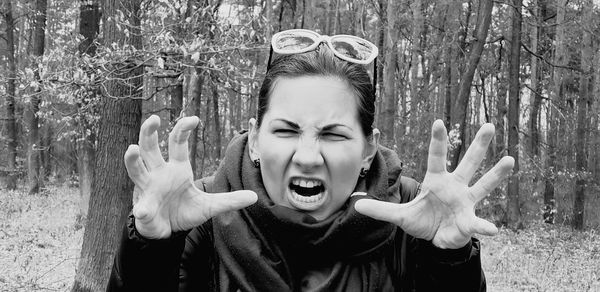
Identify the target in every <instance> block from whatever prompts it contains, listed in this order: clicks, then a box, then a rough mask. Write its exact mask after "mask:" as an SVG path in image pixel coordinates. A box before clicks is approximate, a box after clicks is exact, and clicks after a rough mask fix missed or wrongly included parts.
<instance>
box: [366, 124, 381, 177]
mask: <svg viewBox="0 0 600 292" xmlns="http://www.w3.org/2000/svg"><path fill="white" fill-rule="evenodd" d="M378 147H379V130H378V129H376V128H375V129H373V133H372V134H371V139H369V140H368V141H367V145H366V146H365V151H364V153H363V161H362V167H363V168H364V169H369V168H371V163H372V162H373V159H375V155H376V154H377V148H378Z"/></svg>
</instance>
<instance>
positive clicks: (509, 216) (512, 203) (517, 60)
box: [505, 0, 522, 228]
mask: <svg viewBox="0 0 600 292" xmlns="http://www.w3.org/2000/svg"><path fill="white" fill-rule="evenodd" d="M521 5H522V0H514V1H513V7H512V9H513V13H512V25H511V27H512V28H511V41H510V58H509V59H508V84H509V88H508V100H509V102H508V155H509V156H512V157H513V158H514V159H515V166H514V167H513V171H514V175H512V176H511V177H510V178H509V180H508V194H507V202H506V219H505V222H506V223H507V224H508V226H509V227H511V228H519V227H520V226H519V225H520V224H521V222H520V220H521V218H520V217H521V211H520V207H519V175H518V172H519V105H520V93H521V82H520V80H519V69H520V66H521V22H522V15H521Z"/></svg>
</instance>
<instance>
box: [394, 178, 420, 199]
mask: <svg viewBox="0 0 600 292" xmlns="http://www.w3.org/2000/svg"><path fill="white" fill-rule="evenodd" d="M420 187H421V184H420V183H419V182H418V181H416V180H415V179H413V178H410V177H406V176H400V188H399V189H398V192H399V193H400V200H401V203H406V202H409V201H412V199H414V198H415V197H416V196H417V194H418V192H419V189H420Z"/></svg>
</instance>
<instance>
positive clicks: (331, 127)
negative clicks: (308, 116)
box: [269, 119, 352, 131]
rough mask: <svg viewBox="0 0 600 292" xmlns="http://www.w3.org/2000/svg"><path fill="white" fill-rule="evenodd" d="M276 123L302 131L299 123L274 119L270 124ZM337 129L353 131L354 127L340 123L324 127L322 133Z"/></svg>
mask: <svg viewBox="0 0 600 292" xmlns="http://www.w3.org/2000/svg"><path fill="white" fill-rule="evenodd" d="M274 122H283V123H285V124H287V125H288V126H290V127H292V128H294V129H300V125H298V124H297V123H294V122H292V121H288V120H286V119H274V120H273V121H271V122H270V123H269V124H272V123H274ZM336 127H343V128H347V129H349V130H352V127H349V126H347V125H344V124H340V123H334V124H329V125H326V126H324V127H322V128H321V130H322V131H328V130H331V129H334V128H336Z"/></svg>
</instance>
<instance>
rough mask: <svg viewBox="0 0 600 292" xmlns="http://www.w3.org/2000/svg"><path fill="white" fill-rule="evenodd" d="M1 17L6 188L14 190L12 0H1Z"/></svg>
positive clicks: (15, 172) (14, 73) (14, 65)
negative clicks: (5, 75)
mask: <svg viewBox="0 0 600 292" xmlns="http://www.w3.org/2000/svg"><path fill="white" fill-rule="evenodd" d="M2 17H3V18H4V23H5V25H6V27H5V28H4V34H5V37H4V38H5V40H6V59H7V61H8V62H7V63H8V76H7V77H8V78H7V79H8V80H7V82H6V83H7V84H6V101H5V107H6V117H5V121H4V127H5V128H6V133H7V135H8V138H7V140H8V141H7V147H6V148H7V150H8V155H7V156H8V157H7V162H8V163H7V172H8V176H7V178H6V188H7V189H9V190H15V189H16V188H17V121H16V119H15V96H16V94H17V87H16V80H17V64H16V60H15V35H14V32H15V20H14V18H13V13H12V1H11V0H3V1H2Z"/></svg>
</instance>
